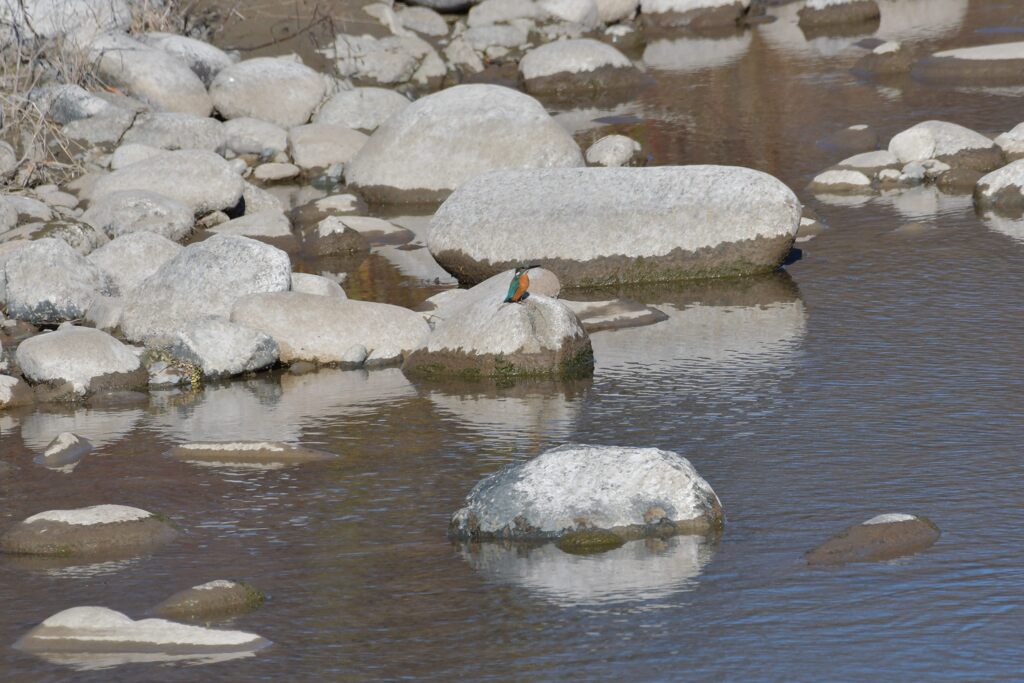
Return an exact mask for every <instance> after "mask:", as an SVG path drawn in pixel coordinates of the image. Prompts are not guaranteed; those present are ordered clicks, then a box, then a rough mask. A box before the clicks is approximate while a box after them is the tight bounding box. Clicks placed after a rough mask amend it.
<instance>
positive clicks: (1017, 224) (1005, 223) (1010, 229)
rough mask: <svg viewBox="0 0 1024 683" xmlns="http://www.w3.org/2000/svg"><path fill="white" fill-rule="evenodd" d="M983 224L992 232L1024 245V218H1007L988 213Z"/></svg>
mask: <svg viewBox="0 0 1024 683" xmlns="http://www.w3.org/2000/svg"><path fill="white" fill-rule="evenodd" d="M982 222H983V223H984V224H985V226H986V227H987V228H989V229H990V230H994V231H996V232H998V233H1001V234H1003V235H1006V236H1007V237H1009V238H1010V239H1012V240H1015V241H1017V242H1020V243H1022V244H1024V218H1007V217H1005V216H1000V215H999V214H996V213H987V214H985V216H984V218H982Z"/></svg>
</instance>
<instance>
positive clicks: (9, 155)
mask: <svg viewBox="0 0 1024 683" xmlns="http://www.w3.org/2000/svg"><path fill="white" fill-rule="evenodd" d="M17 168H18V155H17V153H15V151H14V148H13V147H11V145H10V143H7V142H3V141H0V177H3V176H6V175H9V174H11V173H13V172H14V171H15V170H16V169H17Z"/></svg>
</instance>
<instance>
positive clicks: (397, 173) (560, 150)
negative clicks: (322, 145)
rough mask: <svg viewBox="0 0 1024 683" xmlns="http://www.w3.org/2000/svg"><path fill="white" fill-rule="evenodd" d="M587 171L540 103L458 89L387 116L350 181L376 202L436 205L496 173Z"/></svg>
mask: <svg viewBox="0 0 1024 683" xmlns="http://www.w3.org/2000/svg"><path fill="white" fill-rule="evenodd" d="M582 165H583V156H582V154H581V153H580V149H579V146H577V144H576V142H575V141H574V140H573V139H572V137H571V136H570V135H569V134H568V133H567V132H566V131H565V129H563V128H562V127H561V126H559V125H558V124H557V123H556V122H555V121H554V120H553V119H552V118H551V117H550V116H549V115H548V113H547V111H546V110H545V109H544V107H543V105H541V104H540V102H538V101H537V100H535V99H533V98H532V97H530V96H529V95H524V94H523V93H520V92H516V91H515V90H511V89H509V88H503V87H501V86H496V85H459V86H455V87H453V88H448V89H447V90H443V91H441V92H439V93H435V94H433V95H428V96H426V97H424V98H422V99H419V100H417V101H416V102H414V103H413V104H411V105H409V106H408V107H406V108H405V109H403V110H402V111H400V112H398V113H397V114H395V115H394V116H392V117H391V118H389V119H388V120H387V121H386V122H385V123H384V124H383V125H381V127H380V128H378V129H377V131H376V132H375V133H374V134H373V135H372V136H371V137H370V139H369V141H367V143H366V144H365V145H364V146H363V148H362V149H361V150H360V151H359V154H357V155H356V157H355V158H354V159H353V160H352V161H351V163H349V164H348V165H347V166H346V169H345V177H346V180H347V181H348V183H349V184H351V185H353V186H356V187H358V188H360V190H361V191H362V192H363V193H364V195H366V196H368V198H371V199H374V200H377V201H385V202H401V201H424V200H433V201H437V200H439V199H443V198H444V197H446V196H447V195H448V194H449V193H451V191H452V190H454V189H455V188H456V187H458V186H459V185H461V184H462V183H464V182H465V181H466V180H468V179H470V178H472V177H474V176H477V175H479V174H481V173H484V172H486V171H490V170H494V169H500V168H546V167H553V166H555V167H557V166H582Z"/></svg>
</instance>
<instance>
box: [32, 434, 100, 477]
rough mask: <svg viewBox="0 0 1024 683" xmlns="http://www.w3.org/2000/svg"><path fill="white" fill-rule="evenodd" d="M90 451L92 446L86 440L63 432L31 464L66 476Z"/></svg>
mask: <svg viewBox="0 0 1024 683" xmlns="http://www.w3.org/2000/svg"><path fill="white" fill-rule="evenodd" d="M91 450H92V444H91V443H89V441H88V440H87V439H83V438H82V437H80V436H78V435H77V434H72V433H71V432H63V433H61V434H58V435H57V437H56V438H55V439H54V440H53V441H51V442H50V444H49V445H48V446H47V447H46V449H45V450H44V451H43V452H42V453H40V454H39V455H37V456H36V457H35V458H33V459H32V462H34V463H36V464H37V465H42V466H43V467H46V468H47V469H51V470H57V471H59V472H63V473H65V474H67V473H70V472H71V471H73V470H74V469H75V467H77V466H78V463H79V462H81V461H82V458H84V457H85V456H86V455H87V454H88V453H89V451H91Z"/></svg>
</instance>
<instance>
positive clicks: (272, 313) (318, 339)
mask: <svg viewBox="0 0 1024 683" xmlns="http://www.w3.org/2000/svg"><path fill="white" fill-rule="evenodd" d="M231 320H232V321H234V322H237V323H241V324H243V325H248V326H249V327H252V328H254V329H257V330H261V331H263V332H265V333H267V334H269V335H270V336H271V337H273V338H274V340H275V341H276V342H277V344H278V347H279V348H280V353H281V362H283V363H294V362H297V361H309V362H313V363H319V364H324V365H327V364H335V363H341V362H343V360H344V359H343V356H344V355H345V353H346V352H347V351H348V350H349V349H350V348H352V347H353V346H355V345H357V344H360V345H362V346H365V347H366V348H367V349H368V350H369V357H368V359H367V362H368V363H370V364H385V363H398V362H401V360H402V358H403V356H404V355H405V354H407V353H409V352H410V351H412V350H413V349H415V348H417V347H419V346H420V345H421V344H422V342H423V340H424V339H425V338H426V336H427V333H428V332H429V331H430V328H429V327H428V325H427V323H426V321H424V320H423V318H422V317H421V316H420V315H419V314H417V313H415V312H413V311H410V310H408V309H406V308H401V307H399V306H391V305H389V304H380V303H375V302H370V301H355V300H352V299H342V298H340V297H329V296H317V295H315V294H304V293H301V292H284V293H280V294H256V295H252V296H247V297H243V298H241V299H239V300H238V302H237V303H236V304H235V306H234V310H233V312H232V314H231Z"/></svg>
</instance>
